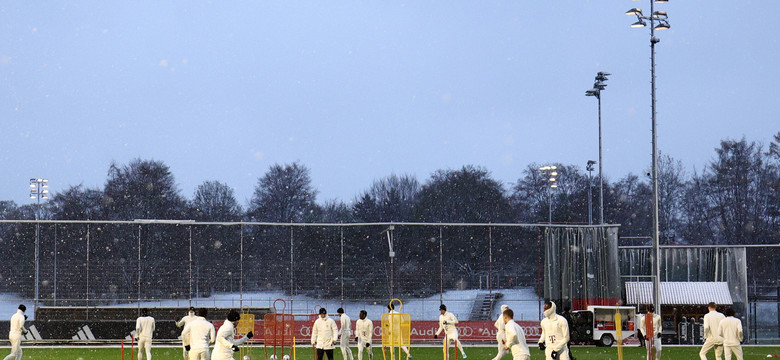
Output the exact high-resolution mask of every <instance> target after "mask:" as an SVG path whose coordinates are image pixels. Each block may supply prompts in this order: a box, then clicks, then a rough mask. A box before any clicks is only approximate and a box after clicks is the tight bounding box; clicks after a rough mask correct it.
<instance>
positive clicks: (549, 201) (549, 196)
mask: <svg viewBox="0 0 780 360" xmlns="http://www.w3.org/2000/svg"><path fill="white" fill-rule="evenodd" d="M547 213H548V215H547V223H548V224H552V187H550V186H547Z"/></svg>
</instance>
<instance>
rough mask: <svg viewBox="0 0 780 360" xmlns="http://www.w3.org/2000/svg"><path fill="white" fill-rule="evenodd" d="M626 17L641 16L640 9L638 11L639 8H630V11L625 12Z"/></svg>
mask: <svg viewBox="0 0 780 360" xmlns="http://www.w3.org/2000/svg"><path fill="white" fill-rule="evenodd" d="M626 15H637V16H642V9H640V8H632V9H631V10H628V11H626Z"/></svg>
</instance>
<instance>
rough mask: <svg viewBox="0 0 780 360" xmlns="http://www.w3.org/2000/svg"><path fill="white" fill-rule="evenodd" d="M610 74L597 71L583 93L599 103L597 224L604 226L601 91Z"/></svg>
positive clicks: (605, 85)
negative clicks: (592, 81) (589, 86)
mask: <svg viewBox="0 0 780 360" xmlns="http://www.w3.org/2000/svg"><path fill="white" fill-rule="evenodd" d="M610 75H612V74H610V73H608V72H603V71H599V72H598V74H596V82H594V83H593V89H590V90H587V91H585V96H595V97H596V99H597V100H598V102H599V224H602V225H603V224H604V173H603V171H602V170H603V167H602V166H603V164H604V159H603V158H602V156H601V91H602V90H604V89H605V88H606V87H607V84H605V83H604V82H605V81H607V80H609V79H607V76H610ZM591 223H592V222H591Z"/></svg>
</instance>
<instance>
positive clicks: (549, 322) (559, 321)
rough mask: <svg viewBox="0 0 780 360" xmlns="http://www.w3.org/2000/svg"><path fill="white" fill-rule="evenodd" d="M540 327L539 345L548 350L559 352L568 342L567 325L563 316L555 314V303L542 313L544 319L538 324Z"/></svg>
mask: <svg viewBox="0 0 780 360" xmlns="http://www.w3.org/2000/svg"><path fill="white" fill-rule="evenodd" d="M540 325H541V326H542V336H540V337H539V342H540V343H542V342H543V343H545V346H547V348H548V349H552V350H553V351H558V352H560V351H561V349H563V348H564V347H566V344H567V343H568V342H569V323H568V322H567V321H566V319H564V318H563V316H558V314H556V313H555V303H553V304H552V307H550V308H549V309H547V310H545V311H544V319H542V322H541V324H540Z"/></svg>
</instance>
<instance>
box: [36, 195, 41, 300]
mask: <svg viewBox="0 0 780 360" xmlns="http://www.w3.org/2000/svg"><path fill="white" fill-rule="evenodd" d="M37 199H38V200H37V201H38V209H37V210H36V211H35V306H34V307H35V309H36V310H37V309H38V299H40V296H39V295H40V292H39V291H40V288H39V284H40V268H41V256H40V252H41V250H40V243H41V223H40V222H39V220H40V214H39V213H40V211H41V197H40V191H39V194H38V196H37Z"/></svg>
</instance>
